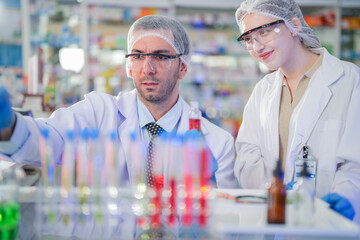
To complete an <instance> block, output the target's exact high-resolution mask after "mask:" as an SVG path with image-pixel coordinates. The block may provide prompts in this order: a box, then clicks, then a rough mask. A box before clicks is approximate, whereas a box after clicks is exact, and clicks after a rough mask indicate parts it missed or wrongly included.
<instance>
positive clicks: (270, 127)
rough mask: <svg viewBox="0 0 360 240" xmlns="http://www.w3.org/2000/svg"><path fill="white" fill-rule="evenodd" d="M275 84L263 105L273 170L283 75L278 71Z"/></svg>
mask: <svg viewBox="0 0 360 240" xmlns="http://www.w3.org/2000/svg"><path fill="white" fill-rule="evenodd" d="M275 74H276V75H275V79H274V81H275V83H274V84H272V85H271V86H272V89H271V90H269V91H268V92H269V96H268V98H267V100H268V101H267V102H265V103H264V109H263V110H264V111H262V112H264V113H265V114H266V115H265V116H263V119H266V121H267V122H266V123H264V124H265V126H266V127H265V129H264V131H265V136H268V137H269V139H268V142H267V144H268V147H267V149H269V151H270V152H269V153H270V156H271V157H270V159H271V161H272V163H271V166H272V167H273V168H275V164H276V161H277V159H278V158H279V106H280V97H281V86H282V80H283V78H284V75H283V74H282V73H281V72H280V70H278V71H277V72H276V73H275Z"/></svg>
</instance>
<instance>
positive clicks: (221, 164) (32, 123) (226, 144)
mask: <svg viewBox="0 0 360 240" xmlns="http://www.w3.org/2000/svg"><path fill="white" fill-rule="evenodd" d="M180 101H182V113H181V118H180V123H179V126H178V131H177V133H179V134H183V133H185V132H186V131H187V130H188V129H189V116H188V113H189V109H190V108H189V105H188V104H187V103H186V102H185V101H184V100H183V99H182V98H181V97H180ZM26 124H28V128H29V130H30V136H29V137H28V138H27V140H26V141H25V143H24V145H23V146H22V147H21V148H20V149H19V150H18V151H17V152H15V153H14V154H13V155H12V156H10V158H8V157H7V156H4V155H0V160H1V159H3V160H10V161H15V162H18V163H24V164H38V165H39V164H40V156H39V147H38V144H39V136H40V132H39V129H41V127H44V126H48V127H49V128H50V139H51V142H52V146H53V151H54V156H55V157H54V158H55V160H56V162H57V163H61V154H62V152H63V149H64V139H66V131H67V130H69V129H75V130H81V129H84V128H98V129H99V131H100V132H101V133H110V132H111V131H113V130H117V131H118V134H119V139H120V144H121V146H122V149H123V154H124V155H125V156H124V158H123V159H125V160H124V162H123V163H122V171H123V172H122V173H121V174H123V176H125V180H124V181H125V182H127V181H130V182H132V181H133V179H132V178H133V177H132V176H131V172H132V171H131V167H132V164H131V160H130V141H131V140H130V137H129V136H130V132H132V131H135V132H136V133H137V134H138V136H140V126H139V120H138V114H137V105H136V90H135V89H134V90H133V91H131V92H120V93H119V95H118V96H116V97H114V96H111V95H108V94H105V93H98V92H91V93H89V94H87V95H86V96H85V100H83V101H80V102H78V103H76V104H74V105H72V106H70V107H68V108H60V109H58V110H57V111H55V112H54V113H53V114H52V115H51V116H50V118H48V119H36V120H35V119H32V118H29V117H26ZM201 132H202V134H203V135H204V138H205V140H206V143H207V145H208V146H209V148H210V150H211V153H212V155H213V157H214V158H215V159H216V160H217V164H218V169H217V171H216V173H215V176H216V181H217V186H218V187H219V188H236V187H238V184H237V180H236V178H235V176H234V159H235V149H234V139H233V137H232V136H231V134H230V133H228V132H226V131H225V130H223V129H221V128H219V127H217V126H216V125H214V124H212V123H210V122H209V121H208V120H206V119H204V118H202V119H201Z"/></svg>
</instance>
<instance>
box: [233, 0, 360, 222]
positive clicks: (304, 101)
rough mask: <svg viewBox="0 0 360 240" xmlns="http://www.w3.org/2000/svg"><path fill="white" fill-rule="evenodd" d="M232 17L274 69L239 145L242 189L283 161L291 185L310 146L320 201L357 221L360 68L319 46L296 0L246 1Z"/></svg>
mask: <svg viewBox="0 0 360 240" xmlns="http://www.w3.org/2000/svg"><path fill="white" fill-rule="evenodd" d="M235 16H236V21H237V23H238V25H239V28H240V32H241V33H242V34H241V35H240V37H239V38H238V41H239V42H240V44H241V45H242V46H243V47H244V48H246V49H247V50H248V52H249V53H250V55H251V56H253V57H254V58H255V59H256V60H258V61H259V62H261V63H263V64H264V65H265V66H266V67H267V68H268V69H269V70H271V71H272V72H271V73H269V74H267V75H266V76H265V77H264V78H263V79H262V80H261V81H259V82H258V83H257V85H256V86H255V88H254V90H253V92H252V94H251V97H250V98H249V100H248V103H247V105H246V107H245V109H244V114H243V122H242V125H241V127H240V130H239V133H238V136H237V139H236V141H235V148H236V153H237V158H236V161H235V175H236V177H237V178H238V180H239V183H240V185H241V186H242V187H244V188H264V187H265V184H266V182H269V181H270V179H271V177H272V171H273V169H274V168H275V166H276V161H277V160H278V159H281V160H283V161H282V162H283V166H282V167H283V170H284V184H287V185H288V186H289V187H291V186H292V184H293V183H294V182H295V181H296V179H297V176H300V173H299V168H297V167H296V166H298V165H297V164H296V160H297V159H299V156H300V158H302V156H303V152H302V151H303V150H302V149H307V150H306V158H307V155H309V156H311V159H313V160H315V161H313V162H312V165H311V169H310V167H309V170H311V171H312V172H310V171H309V172H310V173H311V179H312V180H313V181H314V183H316V187H315V194H316V196H317V197H323V199H324V200H325V201H327V202H328V203H329V204H330V207H331V208H332V209H334V210H336V211H338V212H339V213H341V214H343V215H344V216H346V217H348V218H349V219H354V221H355V222H357V223H360V148H359V143H360V127H359V122H360V68H359V67H358V66H356V65H354V64H352V63H349V62H345V61H340V60H339V59H338V58H336V57H334V56H332V55H331V54H329V53H328V51H327V50H326V49H325V48H322V47H321V44H320V42H319V39H318V38H317V36H316V35H315V33H314V31H313V30H312V29H311V28H310V27H309V26H308V25H307V23H306V22H305V20H304V18H303V15H302V13H301V10H300V8H299V6H298V5H297V3H296V2H295V0H246V1H244V2H242V4H241V5H240V7H239V8H238V9H237V11H236V14H235ZM304 161H305V160H304ZM308 166H310V165H308ZM354 208H355V211H354Z"/></svg>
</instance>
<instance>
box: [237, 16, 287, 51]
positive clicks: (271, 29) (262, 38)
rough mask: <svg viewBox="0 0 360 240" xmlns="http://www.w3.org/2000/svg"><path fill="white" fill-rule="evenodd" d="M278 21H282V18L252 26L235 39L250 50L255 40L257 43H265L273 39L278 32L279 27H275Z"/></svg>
mask: <svg viewBox="0 0 360 240" xmlns="http://www.w3.org/2000/svg"><path fill="white" fill-rule="evenodd" d="M280 23H284V20H277V21H275V22H271V23H268V24H264V25H261V26H259V27H256V28H253V29H251V30H249V31H246V32H244V33H243V34H241V35H240V37H238V39H237V40H238V42H240V44H241V46H243V47H244V48H246V49H248V50H252V49H253V46H254V41H255V40H256V41H257V42H258V43H261V44H266V43H267V42H269V41H271V40H273V39H275V38H276V36H277V34H278V33H279V32H280V28H278V27H277V25H278V24H280Z"/></svg>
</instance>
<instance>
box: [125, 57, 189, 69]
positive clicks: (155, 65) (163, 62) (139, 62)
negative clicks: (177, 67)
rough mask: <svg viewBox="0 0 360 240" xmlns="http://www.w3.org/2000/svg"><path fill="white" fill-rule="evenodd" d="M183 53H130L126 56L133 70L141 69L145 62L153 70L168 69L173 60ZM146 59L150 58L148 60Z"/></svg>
mask: <svg viewBox="0 0 360 240" xmlns="http://www.w3.org/2000/svg"><path fill="white" fill-rule="evenodd" d="M182 55H183V54H176V55H166V54H160V53H130V54H126V55H125V58H127V61H128V63H129V66H130V69H131V70H132V71H140V70H141V69H142V68H143V67H144V64H148V65H149V66H150V67H151V69H152V70H155V69H168V68H170V67H171V64H172V62H173V61H172V60H174V59H176V58H179V57H181V56H182ZM146 59H148V60H147V61H146Z"/></svg>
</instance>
